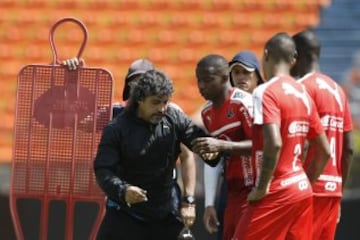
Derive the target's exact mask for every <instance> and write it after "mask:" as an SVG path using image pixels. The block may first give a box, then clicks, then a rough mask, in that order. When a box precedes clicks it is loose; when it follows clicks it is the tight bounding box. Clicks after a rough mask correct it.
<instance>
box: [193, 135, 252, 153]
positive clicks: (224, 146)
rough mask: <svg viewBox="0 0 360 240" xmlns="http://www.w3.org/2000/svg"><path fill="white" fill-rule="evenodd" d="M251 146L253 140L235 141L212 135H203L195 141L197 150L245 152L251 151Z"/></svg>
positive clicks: (194, 146) (207, 151)
mask: <svg viewBox="0 0 360 240" xmlns="http://www.w3.org/2000/svg"><path fill="white" fill-rule="evenodd" d="M251 147H252V141H251V140H244V141H239V142H233V141H228V140H222V139H216V138H212V137H201V138H197V139H195V140H194V141H193V149H194V151H195V152H206V153H209V152H227V153H232V154H244V153H250V151H251Z"/></svg>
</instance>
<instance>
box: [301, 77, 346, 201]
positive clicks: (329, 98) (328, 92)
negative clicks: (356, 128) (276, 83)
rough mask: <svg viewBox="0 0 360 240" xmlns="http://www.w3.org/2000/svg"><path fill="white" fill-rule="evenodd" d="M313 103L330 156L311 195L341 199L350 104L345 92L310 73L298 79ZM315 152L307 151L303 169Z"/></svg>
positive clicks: (330, 81)
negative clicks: (325, 136) (344, 134)
mask: <svg viewBox="0 0 360 240" xmlns="http://www.w3.org/2000/svg"><path fill="white" fill-rule="evenodd" d="M299 82H300V83H302V84H303V85H304V86H305V88H306V90H307V92H308V93H309V95H310V96H311V97H312V99H313V100H314V102H315V105H316V108H317V112H318V114H319V116H320V118H321V123H322V125H323V128H324V130H325V133H326V135H327V138H328V141H329V144H330V152H331V157H330V159H329V161H328V163H327V165H326V166H325V169H324V171H323V172H322V174H321V175H320V177H319V178H318V180H317V181H316V183H315V184H314V185H313V191H314V195H321V196H341V195H342V177H341V176H342V172H341V164H342V163H341V156H342V148H343V132H348V131H351V130H352V120H351V113H350V108H349V103H348V101H347V99H346V96H345V94H344V91H343V90H342V89H341V87H340V86H339V85H338V84H337V83H336V82H335V81H334V80H332V79H331V78H330V77H328V76H326V75H323V74H320V73H309V74H307V75H305V76H304V77H303V78H301V79H300V80H299ZM313 155H314V150H313V149H312V148H309V151H308V154H307V156H306V160H305V165H304V166H305V169H306V168H307V167H308V166H309V164H310V161H311V159H312V158H313Z"/></svg>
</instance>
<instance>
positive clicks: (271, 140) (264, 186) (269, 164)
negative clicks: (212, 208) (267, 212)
mask: <svg viewBox="0 0 360 240" xmlns="http://www.w3.org/2000/svg"><path fill="white" fill-rule="evenodd" d="M263 135H264V147H263V163H262V166H261V170H260V175H259V181H258V184H257V186H256V187H255V188H254V189H253V190H252V191H251V193H250V194H249V196H248V200H249V201H257V200H260V199H262V198H263V197H264V196H265V195H266V193H267V192H268V190H269V189H268V188H269V185H270V182H271V179H272V177H273V173H274V170H275V168H276V165H277V162H278V159H279V156H280V150H281V147H282V140H281V133H280V128H279V126H278V125H277V124H276V123H269V124H264V125H263Z"/></svg>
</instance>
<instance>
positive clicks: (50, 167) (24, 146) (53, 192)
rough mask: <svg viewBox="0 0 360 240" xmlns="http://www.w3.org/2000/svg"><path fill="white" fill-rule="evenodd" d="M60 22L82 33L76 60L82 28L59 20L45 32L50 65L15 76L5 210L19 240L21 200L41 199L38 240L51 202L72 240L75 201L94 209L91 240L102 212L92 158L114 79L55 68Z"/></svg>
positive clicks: (31, 67) (86, 70) (91, 70)
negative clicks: (57, 204) (60, 204)
mask: <svg viewBox="0 0 360 240" xmlns="http://www.w3.org/2000/svg"><path fill="white" fill-rule="evenodd" d="M64 22H71V23H75V24H77V25H78V26H79V27H80V28H81V30H82V31H83V34H84V39H83V43H82V45H81V48H80V50H79V52H78V55H77V57H78V58H79V59H80V58H81V54H82V52H83V50H84V47H85V45H86V42H87V29H86V27H85V26H84V24H83V23H81V22H80V21H79V20H77V19H74V18H64V19H61V20H59V21H58V22H56V23H55V24H54V26H53V27H52V29H51V31H50V45H51V49H52V53H53V62H52V64H50V65H27V66H25V67H24V68H23V69H22V70H21V71H20V73H19V75H18V87H17V98H16V116H15V125H14V144H13V161H12V173H11V187H10V209H11V214H12V219H13V222H14V225H15V232H16V235H17V238H18V239H20V240H22V239H24V234H23V230H22V228H23V226H21V223H20V219H19V212H18V208H17V201H18V200H20V199H38V200H40V201H41V213H40V224H39V225H40V230H39V236H40V239H41V240H43V239H47V236H48V217H49V216H48V214H49V209H48V208H49V204H50V202H51V201H53V200H56V201H58V200H60V201H64V202H65V203H66V227H65V231H66V233H65V238H66V239H73V234H74V229H73V224H74V205H75V203H78V202H94V203H97V204H98V205H99V212H98V215H97V218H96V220H95V223H94V225H93V228H92V230H91V234H90V239H95V236H96V233H97V230H98V228H99V225H100V222H101V219H102V216H103V214H104V208H105V207H104V206H105V205H104V200H105V196H104V194H103V192H102V191H101V190H100V188H99V187H98V185H97V184H96V181H95V176H94V171H93V159H94V157H95V154H96V150H97V145H98V142H99V140H100V137H101V131H99V129H102V128H103V126H105V124H106V123H107V122H108V121H109V120H110V119H111V111H110V109H111V104H112V87H113V79H112V75H111V73H109V72H108V71H107V70H105V69H102V68H89V67H85V66H82V67H79V68H78V70H75V71H69V70H68V69H67V68H66V67H64V66H61V65H60V60H59V59H58V54H57V51H56V47H55V45H54V41H53V35H54V31H55V29H56V28H57V27H58V26H59V25H60V24H62V23H64ZM94 116H101V117H94ZM84 217H86V216H84ZM25 239H26V236H25Z"/></svg>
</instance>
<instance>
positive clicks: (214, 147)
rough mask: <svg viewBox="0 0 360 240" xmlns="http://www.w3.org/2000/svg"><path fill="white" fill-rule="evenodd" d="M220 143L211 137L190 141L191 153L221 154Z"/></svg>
mask: <svg viewBox="0 0 360 240" xmlns="http://www.w3.org/2000/svg"><path fill="white" fill-rule="evenodd" d="M221 143H222V141H221V140H219V139H216V138H212V137H200V138H196V139H195V140H193V141H192V143H191V145H192V151H193V152H195V153H197V154H200V155H201V154H203V153H213V152H221V151H222V148H221V146H222V145H221Z"/></svg>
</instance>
